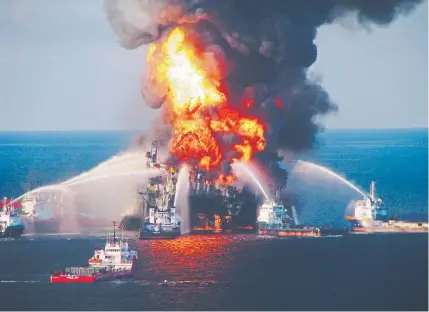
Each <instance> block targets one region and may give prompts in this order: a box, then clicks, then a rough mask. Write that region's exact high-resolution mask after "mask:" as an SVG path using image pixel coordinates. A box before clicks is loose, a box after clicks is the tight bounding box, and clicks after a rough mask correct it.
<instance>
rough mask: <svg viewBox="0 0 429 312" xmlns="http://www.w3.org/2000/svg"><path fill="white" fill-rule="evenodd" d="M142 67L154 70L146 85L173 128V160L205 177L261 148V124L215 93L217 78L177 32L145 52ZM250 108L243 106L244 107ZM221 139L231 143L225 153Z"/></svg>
mask: <svg viewBox="0 0 429 312" xmlns="http://www.w3.org/2000/svg"><path fill="white" fill-rule="evenodd" d="M147 61H148V62H149V63H150V64H156V66H155V67H154V68H155V71H154V72H153V73H152V75H151V80H152V81H154V82H155V84H156V85H157V86H161V87H160V89H162V90H164V91H165V96H164V98H163V99H164V102H165V103H166V104H167V105H165V107H166V108H165V109H167V111H168V113H169V116H171V118H170V120H169V122H170V123H171V125H172V126H173V139H172V140H171V142H170V152H171V153H172V154H173V155H175V156H176V157H177V158H178V159H179V160H181V161H185V162H189V161H193V160H196V161H197V162H198V164H199V166H200V167H201V168H203V169H205V170H207V171H209V170H212V169H215V168H219V167H220V165H221V163H222V161H224V160H230V161H244V162H245V161H249V160H250V159H251V158H252V157H253V155H254V153H255V152H258V151H262V150H263V149H264V148H265V145H266V141H265V138H264V125H263V124H262V122H260V121H259V120H258V119H257V118H251V117H249V116H244V115H243V114H242V113H240V112H238V111H235V110H234V109H233V107H232V106H231V105H230V103H228V100H227V96H226V94H225V93H224V92H222V91H221V87H220V82H219V80H220V78H219V77H217V73H216V72H210V71H209V69H207V68H208V67H207V66H205V64H204V52H203V51H200V48H199V46H198V44H197V43H196V42H190V40H189V39H188V38H186V36H185V33H184V31H183V30H182V29H181V28H180V27H177V28H175V29H174V30H173V31H172V32H171V33H170V34H169V36H168V38H167V40H166V41H164V42H163V43H155V44H153V45H152V46H150V48H149V51H148V57H147ZM252 104H253V103H252V101H250V100H249V101H246V102H245V106H247V107H250V106H251V105H252ZM242 106H243V105H242ZM222 134H233V135H234V137H235V138H236V140H234V143H233V144H232V146H230V147H229V148H228V147H226V146H225V143H223V141H222V140H221V135H222ZM231 151H232V152H234V153H233V154H235V155H234V156H231ZM221 179H224V177H223V178H221ZM229 180H231V179H230V178H229Z"/></svg>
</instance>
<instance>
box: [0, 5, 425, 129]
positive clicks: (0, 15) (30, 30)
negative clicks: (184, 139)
mask: <svg viewBox="0 0 429 312" xmlns="http://www.w3.org/2000/svg"><path fill="white" fill-rule="evenodd" d="M427 19H428V6H427V2H426V3H424V4H423V5H421V6H419V7H418V8H417V10H415V12H414V13H412V14H410V15H409V16H407V17H401V18H400V19H398V20H397V21H396V22H394V23H393V24H391V25H390V26H388V27H382V28H379V27H377V28H373V29H372V31H369V32H368V31H366V30H363V29H359V28H358V27H356V25H354V24H353V22H352V20H343V21H341V23H339V24H338V25H334V26H323V27H321V28H320V29H319V32H318V35H317V38H316V44H317V45H318V60H317V61H316V63H315V64H314V65H313V66H312V67H311V68H310V72H311V73H312V74H315V75H317V76H318V77H320V78H321V83H322V85H323V86H324V87H325V89H326V90H327V91H328V92H329V94H330V96H331V97H332V99H333V100H334V101H335V102H336V104H337V105H338V107H339V111H338V113H336V114H333V115H331V116H329V117H327V118H324V119H322V121H323V123H324V125H325V127H326V128H328V129H333V128H410V127H427V123H428V94H427V90H428V89H427V87H428V78H427V74H428V63H427V59H428V33H427V32H428V26H427ZM145 55H146V47H140V48H138V49H136V50H125V49H123V48H122V47H120V46H119V44H118V42H117V38H116V36H115V34H114V33H113V31H112V30H111V28H110V26H109V24H108V22H107V19H106V18H105V15H104V12H103V9H102V3H101V0H67V1H66V0H2V1H0V80H1V83H0V120H1V122H0V131H16V130H19V131H21V130H30V131H33V130H37V131H39V130H53V131H55V130H116V129H125V130H126V129H145V128H147V127H148V126H149V124H150V121H151V120H152V118H153V117H154V116H155V114H156V113H157V111H154V110H151V109H150V108H148V107H147V106H146V105H145V104H144V103H143V101H142V99H141V95H140V87H139V82H140V80H139V79H140V74H141V72H142V71H143V70H144V68H145V64H144V63H145Z"/></svg>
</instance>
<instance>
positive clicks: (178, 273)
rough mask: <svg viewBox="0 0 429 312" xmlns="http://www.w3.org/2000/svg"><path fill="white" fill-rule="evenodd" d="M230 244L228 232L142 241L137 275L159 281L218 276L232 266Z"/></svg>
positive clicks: (207, 278)
mask: <svg viewBox="0 0 429 312" xmlns="http://www.w3.org/2000/svg"><path fill="white" fill-rule="evenodd" d="M230 245H231V239H230V238H229V237H228V236H227V235H215V236H211V235H184V236H181V237H179V238H177V239H171V240H168V239H167V240H164V239H160V240H148V241H139V242H138V249H139V254H141V256H140V259H139V269H138V275H140V276H139V277H141V278H142V279H144V280H158V281H164V280H167V281H172V280H173V281H183V280H200V281H204V280H206V281H207V280H211V279H216V276H219V273H221V271H224V270H225V269H227V268H229V267H231V265H232V261H233V257H232V256H231V254H230V251H229V249H230V247H231V246H230ZM178 267H180V270H178ZM208 268H210V270H209V271H208V270H207V269H208ZM218 271H219V272H218Z"/></svg>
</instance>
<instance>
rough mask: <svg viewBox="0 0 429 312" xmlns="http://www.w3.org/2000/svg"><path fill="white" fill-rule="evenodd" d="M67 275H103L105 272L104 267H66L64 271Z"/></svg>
mask: <svg viewBox="0 0 429 312" xmlns="http://www.w3.org/2000/svg"><path fill="white" fill-rule="evenodd" d="M64 272H65V273H67V274H74V275H92V274H95V273H105V272H107V268H106V267H90V268H85V267H68V268H66V269H65V270H64Z"/></svg>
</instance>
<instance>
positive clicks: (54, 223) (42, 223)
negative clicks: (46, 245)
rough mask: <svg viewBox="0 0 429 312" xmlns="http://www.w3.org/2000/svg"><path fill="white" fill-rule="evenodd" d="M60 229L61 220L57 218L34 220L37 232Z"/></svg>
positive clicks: (53, 231) (56, 231)
mask: <svg viewBox="0 0 429 312" xmlns="http://www.w3.org/2000/svg"><path fill="white" fill-rule="evenodd" d="M59 231H60V222H59V220H56V219H50V220H34V232H35V233H40V234H41V233H58V232H59Z"/></svg>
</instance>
